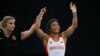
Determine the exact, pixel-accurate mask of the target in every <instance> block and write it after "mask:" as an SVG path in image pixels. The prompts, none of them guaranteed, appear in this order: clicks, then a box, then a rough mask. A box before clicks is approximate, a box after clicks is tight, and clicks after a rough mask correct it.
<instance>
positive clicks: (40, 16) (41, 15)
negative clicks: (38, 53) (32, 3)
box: [21, 9, 44, 40]
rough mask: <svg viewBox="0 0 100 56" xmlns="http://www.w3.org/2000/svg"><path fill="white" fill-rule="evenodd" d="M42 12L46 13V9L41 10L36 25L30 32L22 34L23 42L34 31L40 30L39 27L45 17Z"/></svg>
mask: <svg viewBox="0 0 100 56" xmlns="http://www.w3.org/2000/svg"><path fill="white" fill-rule="evenodd" d="M42 11H44V9H41V11H40V13H39V15H38V16H37V17H36V20H35V23H34V24H33V25H32V26H31V28H30V29H29V30H26V31H23V32H21V40H24V39H26V38H28V37H29V36H30V35H31V34H32V33H33V32H34V31H36V29H38V28H39V26H38V25H39V23H40V22H41V20H42V17H43V13H42Z"/></svg>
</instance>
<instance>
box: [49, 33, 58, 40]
mask: <svg viewBox="0 0 100 56" xmlns="http://www.w3.org/2000/svg"><path fill="white" fill-rule="evenodd" d="M50 35H51V37H52V39H53V40H54V41H59V34H52V33H51V34H50Z"/></svg>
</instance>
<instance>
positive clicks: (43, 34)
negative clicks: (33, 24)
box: [36, 7, 48, 41]
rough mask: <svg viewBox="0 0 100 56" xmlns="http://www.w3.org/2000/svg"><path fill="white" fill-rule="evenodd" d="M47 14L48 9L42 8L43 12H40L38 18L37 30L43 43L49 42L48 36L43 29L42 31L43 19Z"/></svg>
mask: <svg viewBox="0 0 100 56" xmlns="http://www.w3.org/2000/svg"><path fill="white" fill-rule="evenodd" d="M45 12H46V7H44V8H42V9H41V11H40V14H39V15H38V16H37V21H38V22H37V26H38V29H37V30H36V33H37V35H38V36H39V37H40V39H42V40H43V41H45V40H47V36H48V35H47V34H46V33H45V32H44V31H43V30H42V29H40V25H41V21H42V18H43V15H44V14H45Z"/></svg>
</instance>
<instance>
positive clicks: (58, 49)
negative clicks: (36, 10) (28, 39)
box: [37, 2, 78, 56]
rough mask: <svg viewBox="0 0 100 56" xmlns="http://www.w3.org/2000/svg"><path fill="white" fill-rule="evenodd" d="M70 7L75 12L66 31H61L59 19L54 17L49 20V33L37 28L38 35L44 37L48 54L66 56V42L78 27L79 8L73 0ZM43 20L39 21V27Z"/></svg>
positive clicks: (49, 55)
mask: <svg viewBox="0 0 100 56" xmlns="http://www.w3.org/2000/svg"><path fill="white" fill-rule="evenodd" d="M70 9H71V11H72V14H73V18H72V24H71V26H70V27H69V28H68V29H66V30H65V31H63V32H61V33H59V31H60V25H59V22H58V20H57V19H55V18H53V19H51V20H50V21H49V22H48V25H47V30H48V34H47V33H45V32H43V30H42V29H40V28H39V29H37V35H38V36H39V37H40V38H41V39H42V41H43V43H44V46H45V47H46V51H47V53H48V56H64V55H65V49H66V47H65V44H66V43H67V40H68V38H69V37H70V36H71V35H72V34H73V32H74V31H75V29H76V28H77V21H78V20H77V9H76V5H75V4H73V3H72V2H71V3H70ZM45 12H46V8H45V9H44V12H43V13H42V14H43V15H44V13H45ZM41 20H42V19H40V22H39V23H38V27H40V24H41Z"/></svg>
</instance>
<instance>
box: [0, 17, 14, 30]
mask: <svg viewBox="0 0 100 56" xmlns="http://www.w3.org/2000/svg"><path fill="white" fill-rule="evenodd" d="M12 19H14V20H15V18H14V17H12V16H4V17H3V20H2V21H0V29H3V28H4V27H5V26H6V25H7V22H8V20H12Z"/></svg>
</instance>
